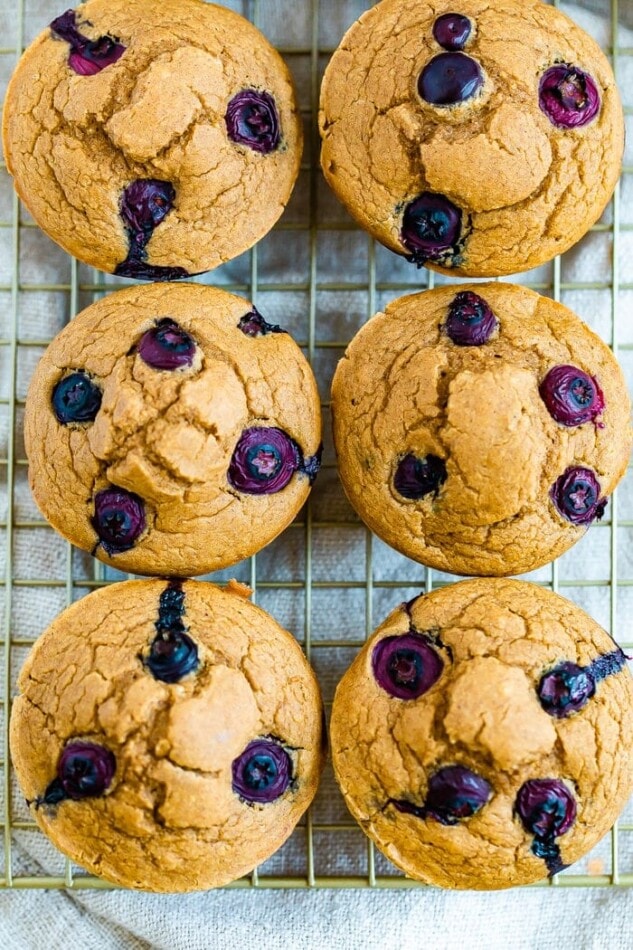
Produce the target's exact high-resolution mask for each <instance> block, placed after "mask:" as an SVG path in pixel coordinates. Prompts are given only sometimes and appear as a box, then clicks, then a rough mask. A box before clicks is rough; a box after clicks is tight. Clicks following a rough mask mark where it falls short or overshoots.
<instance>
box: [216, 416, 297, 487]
mask: <svg viewBox="0 0 633 950" xmlns="http://www.w3.org/2000/svg"><path fill="white" fill-rule="evenodd" d="M300 467H301V450H300V449H299V446H298V445H297V443H296V442H295V441H294V440H293V439H291V438H290V436H289V435H288V434H287V433H286V432H284V431H283V430H282V429H277V428H275V427H268V426H255V427H253V428H251V429H245V430H244V432H242V435H241V436H240V439H239V441H238V443H237V445H236V447H235V450H234V452H233V457H232V458H231V463H230V465H229V471H228V476H227V477H228V480H229V484H230V485H232V486H233V488H236V489H237V490H238V491H241V492H245V493H246V494H252V495H270V494H273V493H274V492H278V491H281V490H282V488H285V487H286V485H287V484H288V482H289V481H290V479H291V478H292V476H293V475H294V473H295V472H296V471H297V470H298V469H299V468H300Z"/></svg>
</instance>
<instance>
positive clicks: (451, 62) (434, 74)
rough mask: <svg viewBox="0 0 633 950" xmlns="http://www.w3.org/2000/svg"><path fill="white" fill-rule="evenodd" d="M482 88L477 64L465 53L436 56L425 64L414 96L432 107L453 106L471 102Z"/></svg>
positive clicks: (481, 75) (482, 78)
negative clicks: (416, 93) (417, 96)
mask: <svg viewBox="0 0 633 950" xmlns="http://www.w3.org/2000/svg"><path fill="white" fill-rule="evenodd" d="M483 84H484V76H483V73H482V71H481V67H480V66H479V63H478V62H477V61H476V60H474V59H472V57H470V56H466V54H465V53H440V54H439V55H438V56H434V57H433V59H432V60H431V61H430V62H428V63H427V64H426V66H425V67H424V69H423V70H422V72H421V73H420V78H419V79H418V93H419V94H420V98H421V99H424V101H425V102H430V103H431V105H433V106H453V105H456V104H457V103H459V102H466V100H467V99H472V97H473V96H474V95H476V93H477V92H479V90H480V89H481V87H482V86H483Z"/></svg>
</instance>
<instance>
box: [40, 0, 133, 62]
mask: <svg viewBox="0 0 633 950" xmlns="http://www.w3.org/2000/svg"><path fill="white" fill-rule="evenodd" d="M50 28H51V30H52V31H53V33H54V34H55V35H56V36H59V38H60V39H62V40H65V41H66V42H67V43H68V44H69V46H70V54H69V56H68V65H69V66H70V68H71V69H72V70H73V72H75V73H77V74H78V75H79V76H94V75H96V73H100V72H101V70H102V69H105V68H106V66H111V65H112V64H113V63H116V62H117V60H119V59H120V58H121V56H123V53H124V52H125V49H126V48H125V46H123V45H122V44H121V43H119V42H118V40H116V39H115V38H114V37H112V36H100V37H99V39H98V40H89V39H88V37H86V36H83V35H82V34H81V33H80V32H79V31H78V29H77V14H76V13H75V11H74V10H66V12H65V13H62V15H61V16H58V17H57V18H56V19H55V20H53V22H52V23H51V27H50Z"/></svg>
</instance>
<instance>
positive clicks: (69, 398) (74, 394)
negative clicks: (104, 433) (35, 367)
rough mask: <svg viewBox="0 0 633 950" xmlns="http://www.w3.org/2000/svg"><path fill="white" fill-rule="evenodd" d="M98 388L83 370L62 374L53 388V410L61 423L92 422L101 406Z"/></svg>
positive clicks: (100, 395) (100, 394)
mask: <svg viewBox="0 0 633 950" xmlns="http://www.w3.org/2000/svg"><path fill="white" fill-rule="evenodd" d="M101 397H102V393H101V390H100V388H99V387H98V386H97V385H96V384H95V383H94V382H93V381H92V380H91V379H90V377H89V376H88V374H87V373H86V372H84V371H83V370H78V371H77V372H75V373H70V374H69V375H68V376H64V378H63V379H60V381H59V382H58V383H57V385H56V386H55V388H54V389H53V397H52V403H53V412H54V413H55V416H56V417H57V421H58V422H61V423H62V425H68V424H69V423H71V422H93V421H94V419H95V418H96V415H97V413H98V412H99V409H100V407H101Z"/></svg>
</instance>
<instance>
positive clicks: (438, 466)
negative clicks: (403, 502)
mask: <svg viewBox="0 0 633 950" xmlns="http://www.w3.org/2000/svg"><path fill="white" fill-rule="evenodd" d="M446 479H447V472H446V463H445V462H444V460H443V459H441V458H438V456H437V455H425V456H424V457H423V458H419V457H418V456H417V455H413V454H412V453H409V454H408V455H405V456H404V458H402V459H400V461H399V462H398V466H397V468H396V473H395V475H394V478H393V485H394V488H395V490H396V491H397V492H398V494H399V495H402V497H403V498H408V499H409V500H411V501H419V500H420V499H421V498H425V497H426V495H436V496H437V494H438V493H439V490H440V488H441V487H442V485H443V484H444V482H445V481H446Z"/></svg>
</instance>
